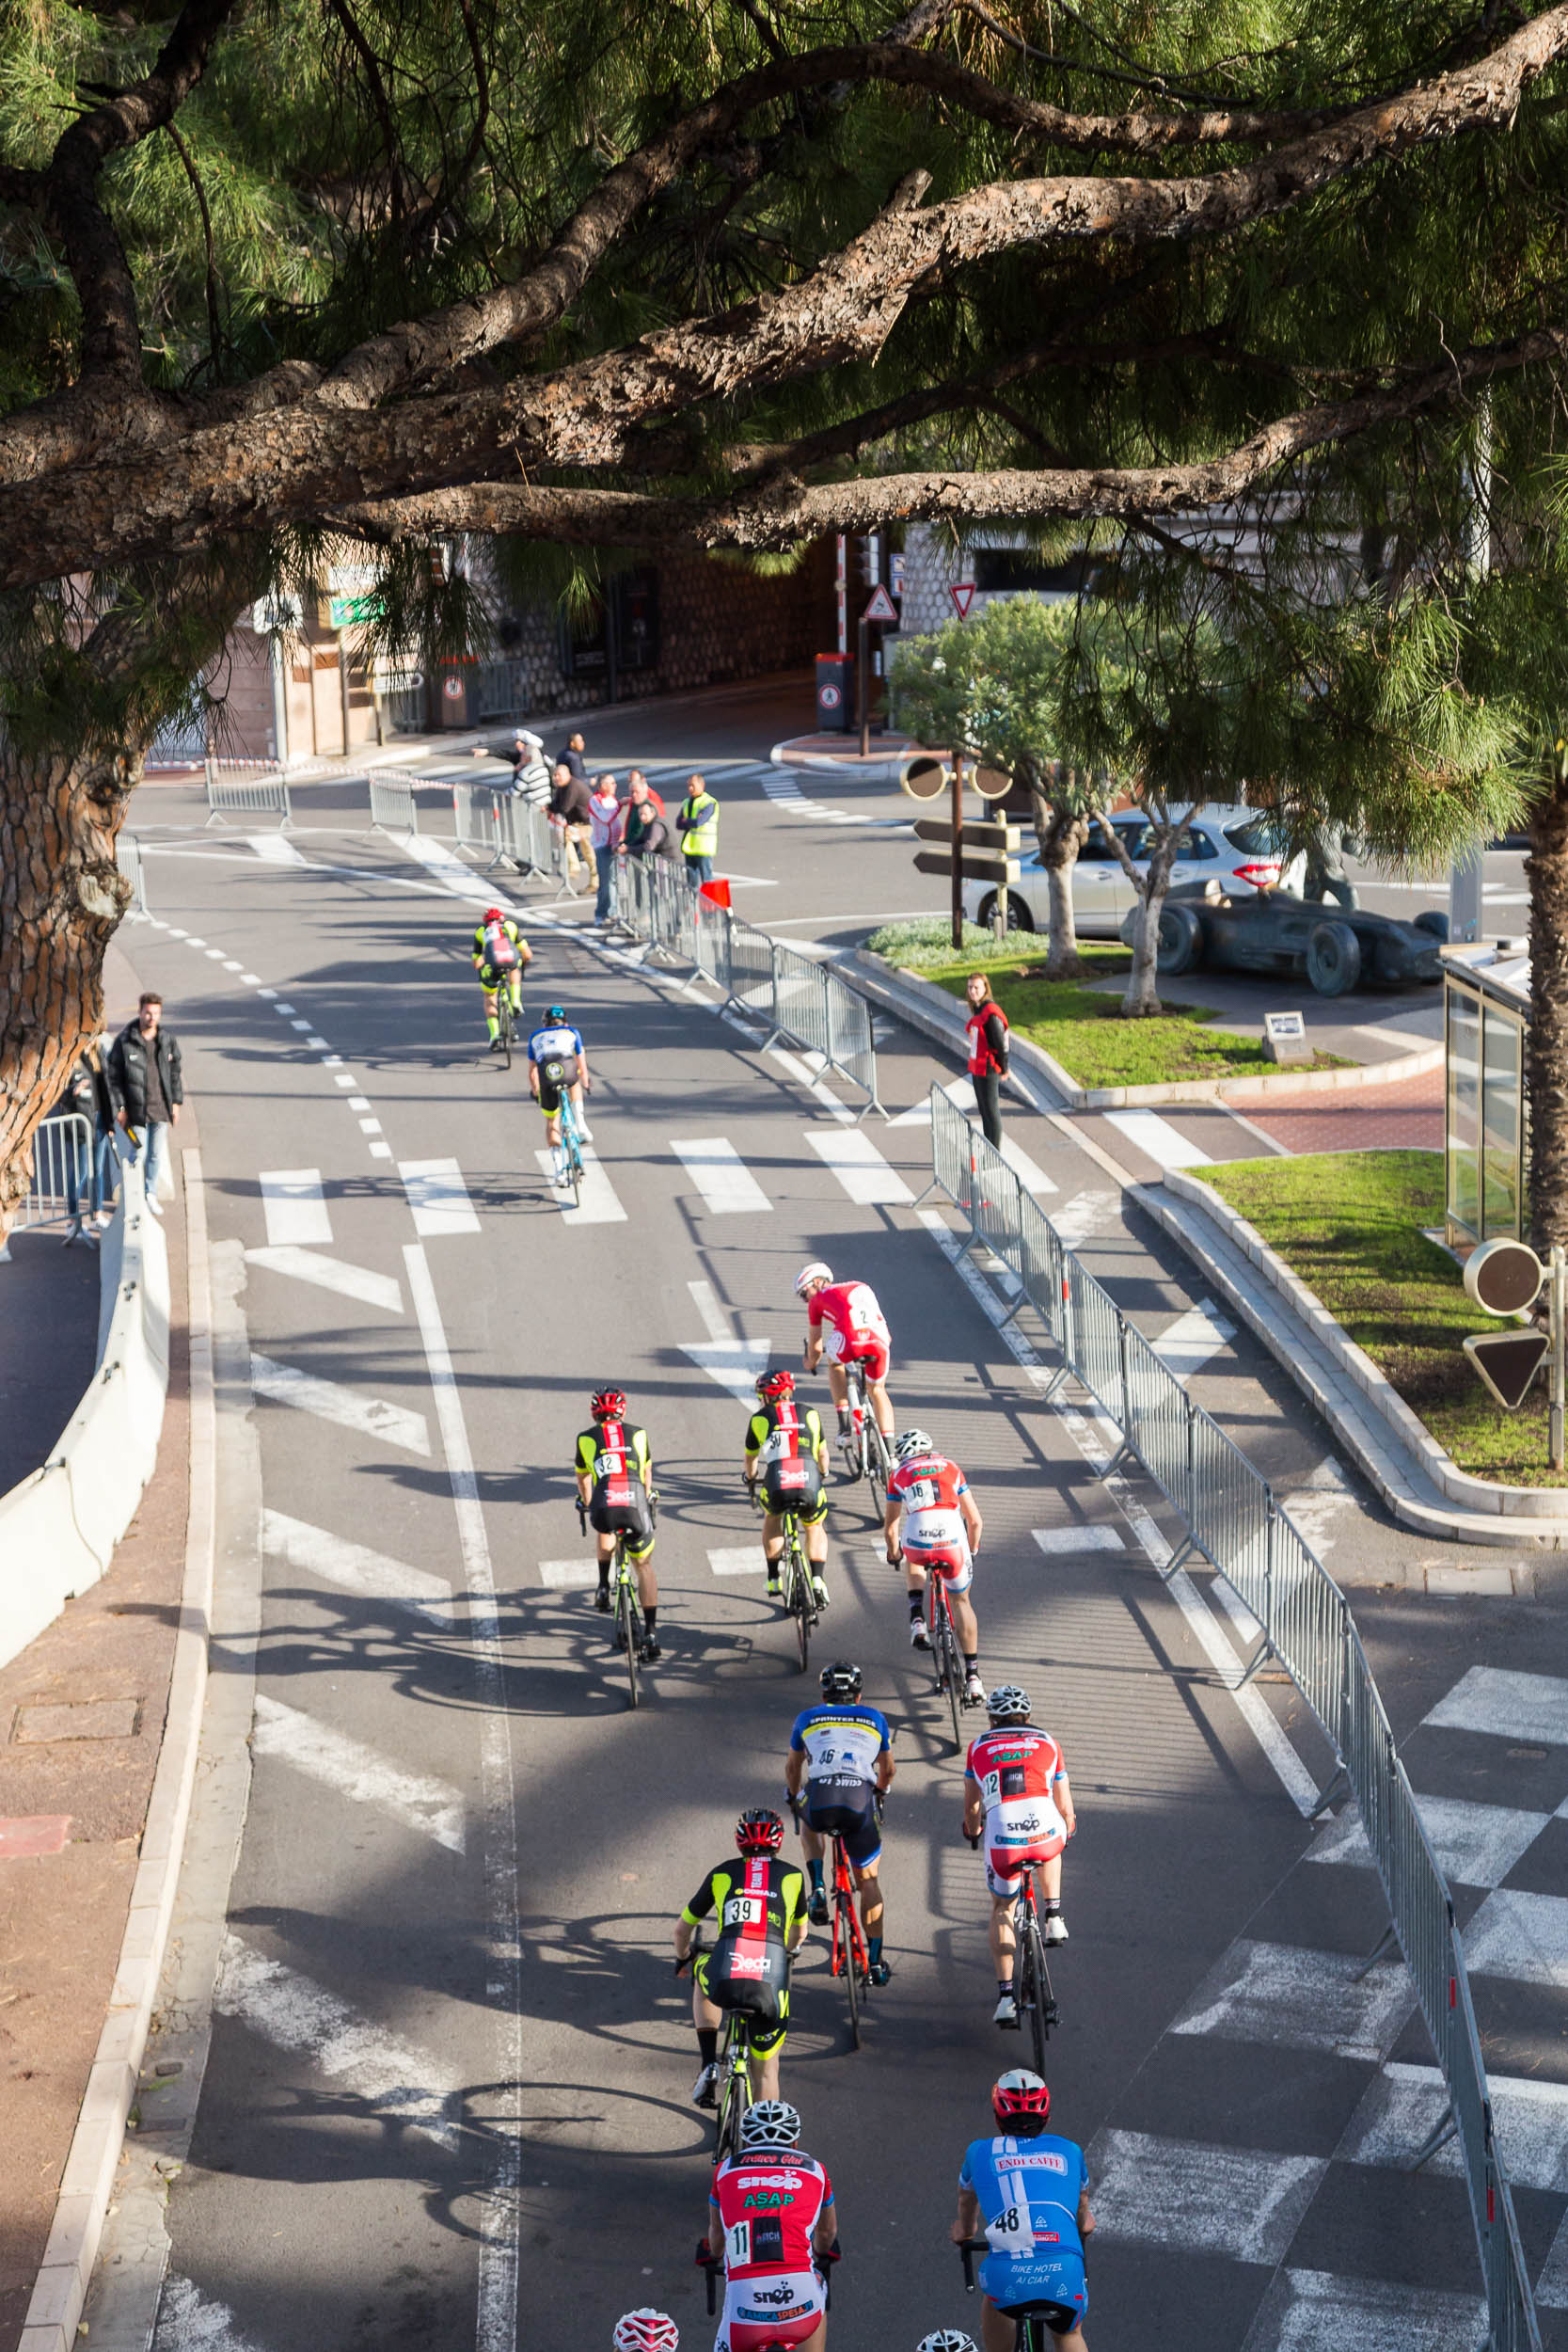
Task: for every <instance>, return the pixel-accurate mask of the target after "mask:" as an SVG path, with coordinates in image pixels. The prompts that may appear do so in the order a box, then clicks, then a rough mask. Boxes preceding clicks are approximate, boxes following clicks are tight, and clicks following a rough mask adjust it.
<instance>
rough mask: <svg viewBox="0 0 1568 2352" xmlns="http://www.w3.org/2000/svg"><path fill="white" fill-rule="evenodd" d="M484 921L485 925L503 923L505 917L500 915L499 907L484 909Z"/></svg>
mask: <svg viewBox="0 0 1568 2352" xmlns="http://www.w3.org/2000/svg"><path fill="white" fill-rule="evenodd" d="M484 920H485V921H486V922H487V923H504V922H505V920H506V917H505V915H504V914H502V913H501V911H500V909H499V907H486V908H485V910H484Z"/></svg>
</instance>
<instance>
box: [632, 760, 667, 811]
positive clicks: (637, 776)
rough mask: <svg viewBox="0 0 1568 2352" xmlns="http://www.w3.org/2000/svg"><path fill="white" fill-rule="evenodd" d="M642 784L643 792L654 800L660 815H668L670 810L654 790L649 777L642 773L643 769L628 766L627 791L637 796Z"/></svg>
mask: <svg viewBox="0 0 1568 2352" xmlns="http://www.w3.org/2000/svg"><path fill="white" fill-rule="evenodd" d="M640 784H641V787H642V789H643V792H644V793H645V795H646V796H647V798H648V799H649V800H650V801H652V803H653V804H654V807H655V808H656V809H657V812H658V814H659V816H660V817H667V816H668V815H669V813H670V812H669V810H668V809H667V808H666V807H665V805H664V803H663V801H662V800H661V799H660V798H659V796H658V794H657V792H656V791H655V790H654V787H653V786H652V785H651V784H650V783H649V782H648V779H647V777H646V776H645V775H644V774H643V773H642V771H641V768H628V769H627V771H626V789H627V791H628V792H630V793H631V794H632V795H633V796H634V797H635V795H636V790H637V787H638V786H639V785H640Z"/></svg>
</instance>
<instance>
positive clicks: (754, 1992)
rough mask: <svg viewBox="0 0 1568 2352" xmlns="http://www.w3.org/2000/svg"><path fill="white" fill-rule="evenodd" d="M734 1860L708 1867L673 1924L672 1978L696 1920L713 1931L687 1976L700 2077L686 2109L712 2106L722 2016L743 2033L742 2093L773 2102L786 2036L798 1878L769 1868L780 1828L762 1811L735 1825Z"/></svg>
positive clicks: (789, 1870) (780, 1865) (802, 1910)
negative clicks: (745, 2029) (740, 2019)
mask: <svg viewBox="0 0 1568 2352" xmlns="http://www.w3.org/2000/svg"><path fill="white" fill-rule="evenodd" d="M735 1842H736V1855H737V1859H736V1860H735V1861H728V1860H726V1861H723V1862H716V1863H715V1864H714V1866H713V1868H712V1869H711V1870H710V1871H709V1872H708V1874H707V1876H706V1878H705V1879H704V1881H703V1883H702V1884H701V1886H699V1887H698V1889H697V1892H696V1893H695V1894H694V1895H693V1896H692V1898H691V1900H690V1901H689V1903H688V1904H687V1906H686V1909H685V1910H684V1911H683V1912H682V1913H681V1915H680V1917H679V1918H678V1919H677V1920H676V1921H675V1966H676V1972H677V1974H678V1973H679V1970H680V1969H681V1968H682V1967H683V1966H684V1965H685V1963H686V1962H687V1960H688V1958H689V1955H690V1951H691V1947H692V1943H693V1941H694V1940H695V1937H696V1933H697V1930H698V1928H699V1927H700V1926H701V1924H702V1922H703V1921H704V1920H705V1919H715V1920H717V1921H718V1923H719V1935H718V1940H717V1942H716V1943H715V1944H714V1945H713V1947H712V1948H711V1949H710V1950H708V1951H705V1952H701V1953H699V1954H698V1957H697V1963H696V1966H695V1967H694V1969H693V1970H692V1979H693V1982H692V1989H691V2021H692V2024H693V2025H694V2026H696V2028H697V2047H698V2049H699V2050H700V2051H701V2053H702V2059H703V2069H702V2073H701V2074H699V2075H698V2077H697V2080H696V2083H695V2085H694V2087H693V2089H692V2092H691V2103H692V2105H693V2106H699V2107H711V2106H717V2105H718V2085H719V2034H720V2030H721V2026H722V2025H723V2022H724V2016H723V2012H724V2011H725V2010H732V2009H733V2010H739V2011H740V2012H741V2014H742V2015H743V2016H744V2017H745V2018H746V2020H747V2023H748V2025H749V2026H750V2028H751V2051H752V2093H753V2095H754V2096H755V2097H756V2098H758V2099H776V2098H777V2097H778V2095H779V2053H780V2052H781V2051H782V2050H783V2048H784V2035H785V2034H786V2033H787V2031H788V2030H789V1959H790V1954H791V1953H792V1952H793V1951H794V1950H795V1948H796V1947H797V1946H798V1945H799V1944H800V1942H801V1941H802V1939H803V1938H804V1935H805V1932H806V1881H805V1873H804V1872H803V1871H802V1870H800V1869H798V1868H797V1867H796V1866H795V1864H794V1863H792V1862H782V1861H781V1860H780V1859H779V1856H780V1852H781V1850H782V1848H783V1846H784V1822H783V1820H781V1819H780V1817H779V1815H778V1814H777V1813H774V1812H773V1811H771V1810H770V1809H769V1808H768V1806H766V1805H757V1806H754V1807H753V1808H752V1810H751V1811H750V1812H747V1813H743V1814H742V1815H741V1817H740V1819H739V1820H738V1821H737V1822H736V1828H735Z"/></svg>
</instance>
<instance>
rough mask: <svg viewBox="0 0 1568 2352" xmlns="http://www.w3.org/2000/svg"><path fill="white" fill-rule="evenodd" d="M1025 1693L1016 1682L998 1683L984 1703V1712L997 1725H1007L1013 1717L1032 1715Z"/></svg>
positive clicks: (1032, 1709)
mask: <svg viewBox="0 0 1568 2352" xmlns="http://www.w3.org/2000/svg"><path fill="white" fill-rule="evenodd" d="M1034 1711H1035V1710H1034V1708H1033V1707H1032V1706H1031V1704H1030V1700H1029V1693H1028V1692H1027V1691H1021V1690H1020V1689H1019V1687H1018V1684H1017V1683H1016V1682H999V1683H998V1684H997V1686H996V1689H995V1690H994V1691H993V1692H991V1694H990V1698H989V1699H988V1700H987V1701H986V1712H987V1714H988V1715H990V1716H991V1717H992V1718H993V1719H994V1720H995V1721H997V1722H999V1723H1009V1722H1011V1721H1012V1720H1013V1719H1014V1718H1015V1717H1017V1716H1022V1715H1032V1714H1033V1713H1034Z"/></svg>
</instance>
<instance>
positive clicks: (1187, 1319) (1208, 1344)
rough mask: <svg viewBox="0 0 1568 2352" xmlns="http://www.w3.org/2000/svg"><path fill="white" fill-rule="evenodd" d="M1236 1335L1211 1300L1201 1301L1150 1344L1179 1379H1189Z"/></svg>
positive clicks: (1233, 1327) (1201, 1299)
mask: <svg viewBox="0 0 1568 2352" xmlns="http://www.w3.org/2000/svg"><path fill="white" fill-rule="evenodd" d="M1235 1336H1236V1326H1235V1325H1234V1324H1233V1323H1228V1322H1227V1320H1226V1318H1225V1316H1224V1315H1222V1314H1221V1312H1220V1311H1219V1309H1218V1308H1217V1307H1216V1306H1215V1304H1214V1302H1213V1300H1212V1298H1200V1299H1199V1300H1198V1302H1197V1305H1196V1307H1189V1308H1188V1309H1187V1311H1186V1313H1185V1314H1180V1315H1178V1316H1177V1318H1176V1321H1175V1322H1174V1323H1173V1324H1171V1325H1170V1326H1169V1327H1168V1328H1167V1329H1166V1330H1164V1331H1162V1332H1161V1334H1160V1336H1159V1338H1158V1339H1157V1340H1156V1341H1154V1343H1153V1347H1154V1353H1155V1354H1156V1356H1158V1357H1159V1359H1160V1360H1161V1362H1162V1363H1164V1364H1165V1365H1167V1366H1168V1367H1169V1369H1170V1370H1171V1371H1172V1372H1174V1373H1175V1375H1176V1376H1177V1378H1178V1379H1179V1380H1190V1379H1191V1378H1192V1376H1193V1375H1194V1374H1195V1373H1198V1372H1201V1371H1202V1370H1203V1367H1204V1365H1205V1364H1206V1363H1208V1362H1209V1360H1210V1359H1211V1357H1214V1356H1218V1355H1219V1354H1220V1353H1221V1352H1222V1351H1223V1350H1224V1349H1225V1348H1227V1347H1228V1346H1229V1344H1230V1343H1231V1341H1232V1340H1233V1339H1234V1338H1235Z"/></svg>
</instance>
